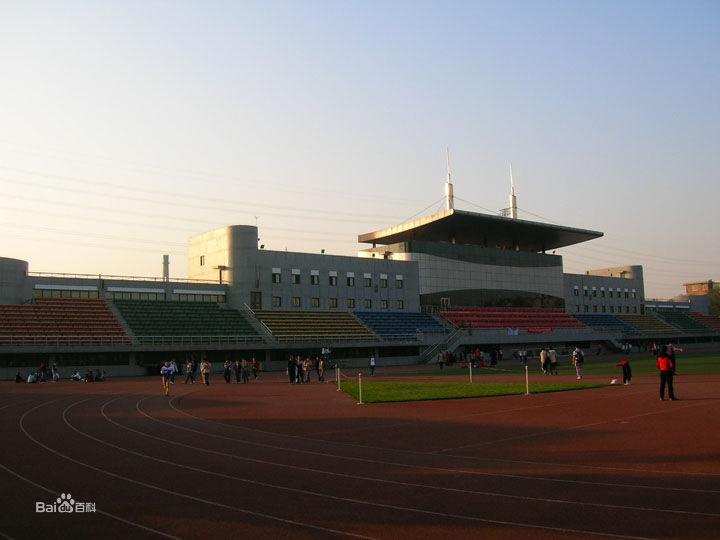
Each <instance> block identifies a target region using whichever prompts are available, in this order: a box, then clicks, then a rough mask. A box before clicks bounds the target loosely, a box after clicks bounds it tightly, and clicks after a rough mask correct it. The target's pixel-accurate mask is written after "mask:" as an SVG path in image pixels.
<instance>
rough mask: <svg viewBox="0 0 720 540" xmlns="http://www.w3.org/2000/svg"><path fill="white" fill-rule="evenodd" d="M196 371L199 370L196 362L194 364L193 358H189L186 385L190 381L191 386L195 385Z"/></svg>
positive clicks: (186, 367)
mask: <svg viewBox="0 0 720 540" xmlns="http://www.w3.org/2000/svg"><path fill="white" fill-rule="evenodd" d="M195 369H197V368H196V366H195V362H193V360H192V358H188V360H187V362H186V363H185V384H187V382H188V381H190V384H195Z"/></svg>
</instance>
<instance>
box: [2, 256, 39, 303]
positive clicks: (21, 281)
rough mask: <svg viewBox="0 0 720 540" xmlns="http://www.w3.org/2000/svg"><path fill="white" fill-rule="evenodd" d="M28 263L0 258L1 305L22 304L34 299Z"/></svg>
mask: <svg viewBox="0 0 720 540" xmlns="http://www.w3.org/2000/svg"><path fill="white" fill-rule="evenodd" d="M27 273H28V263H27V262H26V261H21V260H20V259H9V258H6V257H0V304H22V303H23V302H27V301H28V300H30V299H31V298H32V295H31V293H30V281H29V280H28V276H27Z"/></svg>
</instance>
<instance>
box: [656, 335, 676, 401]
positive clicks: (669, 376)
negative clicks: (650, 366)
mask: <svg viewBox="0 0 720 540" xmlns="http://www.w3.org/2000/svg"><path fill="white" fill-rule="evenodd" d="M655 365H656V366H657V368H658V370H659V371H660V401H664V400H665V386H667V389H668V397H669V398H670V401H677V398H676V397H675V390H674V389H673V368H674V367H675V366H674V364H673V361H672V358H670V353H669V352H668V348H667V345H663V346H662V349H660V355H659V356H658V357H657V360H656V362H655Z"/></svg>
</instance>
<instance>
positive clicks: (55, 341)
mask: <svg viewBox="0 0 720 540" xmlns="http://www.w3.org/2000/svg"><path fill="white" fill-rule="evenodd" d="M131 344H132V341H131V340H130V338H129V337H127V336H0V346H1V345H25V346H30V345H36V346H41V345H56V346H65V347H67V346H78V345H131Z"/></svg>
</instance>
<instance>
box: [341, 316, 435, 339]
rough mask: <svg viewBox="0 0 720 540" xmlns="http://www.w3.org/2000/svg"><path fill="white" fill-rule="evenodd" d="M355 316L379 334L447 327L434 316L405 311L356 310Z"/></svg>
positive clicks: (410, 332)
mask: <svg viewBox="0 0 720 540" xmlns="http://www.w3.org/2000/svg"><path fill="white" fill-rule="evenodd" d="M355 316H356V317H357V318H358V319H360V320H361V321H362V322H363V323H364V324H365V325H366V326H367V327H368V328H370V329H371V330H372V331H373V332H375V333H376V334H378V335H379V336H402V335H413V334H418V333H442V332H446V331H447V328H445V326H443V325H442V324H441V323H440V322H438V321H437V319H435V318H434V317H433V316H431V315H428V314H425V313H406V312H403V311H356V312H355Z"/></svg>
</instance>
